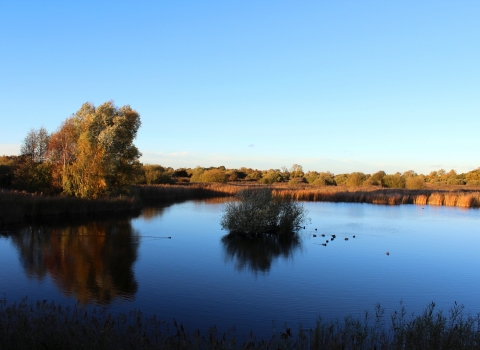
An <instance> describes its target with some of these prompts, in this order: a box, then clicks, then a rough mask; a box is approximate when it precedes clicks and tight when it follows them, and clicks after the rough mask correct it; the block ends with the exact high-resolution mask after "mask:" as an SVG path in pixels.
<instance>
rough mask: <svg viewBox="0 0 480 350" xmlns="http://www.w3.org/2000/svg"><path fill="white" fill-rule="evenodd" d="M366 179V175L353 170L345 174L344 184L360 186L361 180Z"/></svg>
mask: <svg viewBox="0 0 480 350" xmlns="http://www.w3.org/2000/svg"><path fill="white" fill-rule="evenodd" d="M366 179H367V177H366V175H365V174H364V173H361V172H354V173H351V174H349V175H348V176H347V179H346V180H345V184H346V185H347V186H362V184H363V182H364V181H365V180H366Z"/></svg>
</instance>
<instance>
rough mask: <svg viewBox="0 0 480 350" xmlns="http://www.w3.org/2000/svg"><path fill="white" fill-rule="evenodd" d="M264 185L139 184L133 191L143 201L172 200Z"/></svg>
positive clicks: (201, 197)
mask: <svg viewBox="0 0 480 350" xmlns="http://www.w3.org/2000/svg"><path fill="white" fill-rule="evenodd" d="M256 187H262V185H250V184H221V183H186V184H181V185H139V186H134V187H133V193H134V195H135V196H137V197H138V198H140V199H141V200H142V201H147V202H151V201H155V202H161V201H171V200H181V199H182V200H187V199H204V198H213V197H228V196H234V195H235V194H236V193H237V192H239V191H240V190H243V189H248V188H256Z"/></svg>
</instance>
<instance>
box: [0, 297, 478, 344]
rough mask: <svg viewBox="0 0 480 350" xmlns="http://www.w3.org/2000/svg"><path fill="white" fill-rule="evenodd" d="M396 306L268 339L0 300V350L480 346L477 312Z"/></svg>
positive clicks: (130, 316)
mask: <svg viewBox="0 0 480 350" xmlns="http://www.w3.org/2000/svg"><path fill="white" fill-rule="evenodd" d="M406 314H407V313H406V311H405V309H404V308H403V307H402V309H401V310H400V311H399V312H394V313H393V314H392V315H390V317H389V319H388V320H385V316H384V310H383V309H382V308H381V307H380V306H379V305H377V306H376V307H375V310H374V313H373V314H372V315H370V314H369V313H367V312H366V313H365V317H364V319H354V318H352V317H345V318H344V319H341V320H337V321H333V322H324V321H322V320H321V319H319V320H318V321H317V323H316V325H315V327H314V328H312V329H303V328H302V327H299V328H298V331H292V330H291V329H290V328H287V327H286V326H284V328H283V330H282V331H280V332H276V333H274V334H273V336H272V337H271V338H270V339H256V338H255V336H254V334H253V333H250V334H248V335H242V337H241V338H239V337H237V336H236V335H235V332H234V331H228V332H226V333H220V332H218V330H217V329H216V328H215V327H213V328H211V329H210V331H209V332H207V333H206V334H201V333H200V332H199V331H195V332H192V333H190V332H188V331H187V330H186V329H185V328H184V327H183V326H182V325H180V324H177V323H176V322H174V324H173V325H172V326H171V325H169V324H167V323H166V322H164V321H161V320H159V319H157V317H155V316H153V317H145V316H143V314H142V313H141V312H139V311H132V312H130V313H128V314H119V315H112V314H110V313H108V312H106V311H105V310H101V311H98V310H95V309H94V310H92V311H86V310H85V309H82V308H79V307H78V306H75V307H62V306H61V305H57V304H55V303H53V302H50V303H49V302H46V301H37V302H36V303H29V302H27V300H26V299H24V300H23V301H22V302H20V303H18V304H17V303H13V304H8V303H7V301H6V300H5V299H3V300H0V348H1V349H87V348H88V349H92V350H93V349H423V350H425V349H480V332H479V324H480V315H475V316H472V315H469V314H465V312H464V310H463V307H462V306H458V305H456V304H454V306H453V308H452V309H451V310H450V312H449V313H448V316H445V315H444V314H443V313H442V312H441V311H436V310H435V304H434V303H432V304H430V305H428V306H427V308H426V309H425V310H424V312H423V313H422V314H421V315H418V316H413V315H412V316H410V317H406Z"/></svg>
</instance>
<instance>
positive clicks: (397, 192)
mask: <svg viewBox="0 0 480 350" xmlns="http://www.w3.org/2000/svg"><path fill="white" fill-rule="evenodd" d="M259 187H261V188H264V187H269V188H271V189H272V190H273V194H274V195H275V196H278V197H281V198H289V199H293V200H297V201H310V202H347V203H372V204H384V205H400V204H417V205H445V206H457V207H462V208H478V207H480V192H479V191H442V190H438V189H434V190H430V189H423V190H407V189H382V188H376V187H347V186H328V187H313V186H309V185H299V186H296V187H292V186H288V185H285V184H275V185H259V184H252V183H228V184H219V183H189V184H185V185H153V186H147V185H143V186H135V189H134V191H135V192H136V194H138V195H139V197H140V198H141V199H144V200H155V201H160V200H181V199H203V198H211V197H225V196H233V195H235V194H236V193H237V192H238V191H240V190H243V189H254V188H259Z"/></svg>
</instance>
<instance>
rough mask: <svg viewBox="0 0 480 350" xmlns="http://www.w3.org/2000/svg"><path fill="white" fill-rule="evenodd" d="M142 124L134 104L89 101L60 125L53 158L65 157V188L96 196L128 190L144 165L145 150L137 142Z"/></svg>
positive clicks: (70, 192)
mask: <svg viewBox="0 0 480 350" xmlns="http://www.w3.org/2000/svg"><path fill="white" fill-rule="evenodd" d="M140 124H141V122H140V115H139V114H138V113H137V112H136V111H135V110H133V109H132V108H130V106H123V107H121V108H117V107H115V106H114V105H113V103H112V102H106V103H104V104H102V105H100V106H98V107H95V106H94V105H92V104H90V103H85V104H84V105H83V106H82V107H81V108H80V109H79V110H78V112H77V113H76V114H75V115H73V116H72V117H71V118H70V120H69V121H67V122H65V123H64V125H63V127H62V128H61V129H60V133H61V134H60V135H58V136H57V139H58V142H56V145H57V146H54V145H52V146H51V152H52V154H53V155H55V156H52V159H54V160H55V161H57V163H58V161H59V160H60V161H63V168H62V185H63V190H64V192H65V193H67V194H73V195H75V196H79V197H93V198H95V197H99V196H102V195H115V194H120V193H126V192H127V191H128V190H129V187H130V185H131V184H133V183H134V182H135V178H136V177H137V175H138V170H139V168H140V167H139V162H138V159H139V158H140V156H141V153H140V152H139V151H138V149H137V148H136V147H135V145H134V144H133V140H134V139H135V137H136V135H137V131H138V129H139V127H140ZM70 127H72V130H67V129H68V128H70ZM62 133H64V134H65V135H62ZM65 140H66V141H65ZM63 141H65V142H63ZM67 141H68V142H67ZM65 145H67V146H65ZM67 161H68V164H67Z"/></svg>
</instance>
